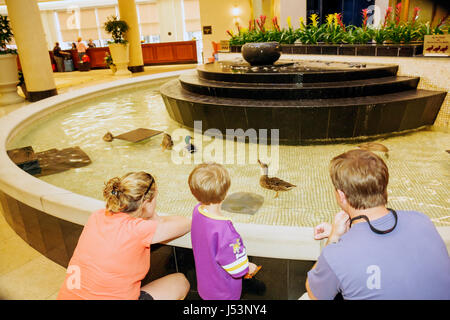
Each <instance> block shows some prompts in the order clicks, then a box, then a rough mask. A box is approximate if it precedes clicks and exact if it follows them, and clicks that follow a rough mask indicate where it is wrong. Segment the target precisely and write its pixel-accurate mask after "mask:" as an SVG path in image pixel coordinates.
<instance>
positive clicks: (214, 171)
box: [188, 163, 231, 204]
mask: <svg viewBox="0 0 450 320" xmlns="http://www.w3.org/2000/svg"><path fill="white" fill-rule="evenodd" d="M188 183H189V188H190V189H191V192H192V194H193V195H194V197H195V198H196V199H197V200H198V201H200V202H201V203H202V204H212V203H220V202H222V201H223V200H224V199H225V196H226V195H227V192H228V189H229V188H230V184H231V179H230V175H229V173H228V171H227V169H225V167H224V166H222V165H221V164H218V163H202V164H199V165H198V166H196V167H195V168H194V170H193V171H192V172H191V174H190V175H189V179H188Z"/></svg>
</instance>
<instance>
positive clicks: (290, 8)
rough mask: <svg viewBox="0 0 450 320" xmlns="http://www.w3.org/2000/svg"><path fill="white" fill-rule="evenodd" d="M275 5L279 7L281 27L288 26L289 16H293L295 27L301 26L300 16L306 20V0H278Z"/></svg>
mask: <svg viewBox="0 0 450 320" xmlns="http://www.w3.org/2000/svg"><path fill="white" fill-rule="evenodd" d="M275 5H276V6H277V7H278V8H279V13H278V14H279V15H278V21H279V24H280V27H281V28H287V26H288V24H287V18H288V17H291V21H292V22H291V23H292V25H293V27H294V28H298V27H299V25H298V24H299V22H298V19H299V18H300V17H303V19H304V20H305V21H306V0H276V1H275Z"/></svg>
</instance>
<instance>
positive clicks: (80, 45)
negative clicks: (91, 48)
mask: <svg viewBox="0 0 450 320" xmlns="http://www.w3.org/2000/svg"><path fill="white" fill-rule="evenodd" d="M76 46H77V51H78V52H80V53H82V52H86V46H85V45H84V43H83V42H81V41H80V42H77V44H76Z"/></svg>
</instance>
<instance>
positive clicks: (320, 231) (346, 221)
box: [305, 211, 350, 300]
mask: <svg viewBox="0 0 450 320" xmlns="http://www.w3.org/2000/svg"><path fill="white" fill-rule="evenodd" d="M349 225H350V217H349V216H348V214H347V213H345V212H344V211H341V212H338V213H337V214H336V215H335V217H334V222H333V224H330V223H327V222H324V223H321V224H319V225H318V226H316V227H315V228H314V239H316V240H322V239H325V238H327V242H326V243H325V247H326V246H327V245H329V244H330V243H337V242H338V241H339V239H340V238H341V236H342V235H343V234H345V233H346V232H347V231H348V229H349ZM319 258H320V257H319ZM317 263H318V261H316V263H315V264H314V265H313V267H312V268H311V271H312V270H314V269H315V268H316V266H317ZM327 266H328V264H327ZM330 271H331V270H330ZM331 272H332V271H331ZM333 275H334V274H333ZM334 277H335V275H334ZM305 287H306V291H307V292H308V296H309V298H310V299H311V300H318V299H317V297H316V296H315V295H314V294H313V293H312V291H311V287H310V285H309V279H308V276H307V277H306V284H305Z"/></svg>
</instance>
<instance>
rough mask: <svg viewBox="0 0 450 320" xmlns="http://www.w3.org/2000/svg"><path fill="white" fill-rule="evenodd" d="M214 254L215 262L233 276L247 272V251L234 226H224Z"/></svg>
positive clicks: (237, 276)
mask: <svg viewBox="0 0 450 320" xmlns="http://www.w3.org/2000/svg"><path fill="white" fill-rule="evenodd" d="M221 238H222V239H221V241H220V243H219V244H218V250H217V254H216V261H217V263H218V264H219V265H220V266H221V267H222V268H223V269H224V270H225V271H226V272H227V273H228V274H229V275H231V276H232V277H233V278H236V279H238V278H242V277H243V276H245V275H246V274H247V273H248V270H249V262H248V257H247V251H246V249H245V246H244V243H243V241H242V238H241V236H240V235H239V234H238V233H237V232H236V231H235V230H234V228H226V229H225V234H224V236H223V237H221Z"/></svg>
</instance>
